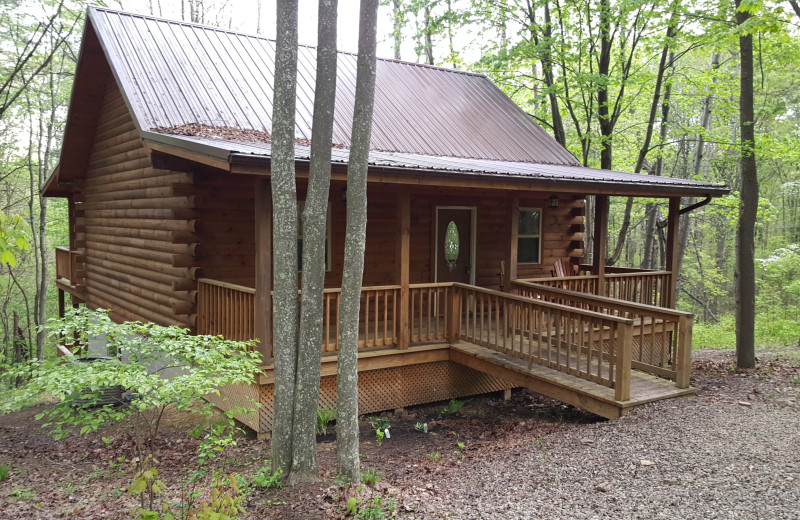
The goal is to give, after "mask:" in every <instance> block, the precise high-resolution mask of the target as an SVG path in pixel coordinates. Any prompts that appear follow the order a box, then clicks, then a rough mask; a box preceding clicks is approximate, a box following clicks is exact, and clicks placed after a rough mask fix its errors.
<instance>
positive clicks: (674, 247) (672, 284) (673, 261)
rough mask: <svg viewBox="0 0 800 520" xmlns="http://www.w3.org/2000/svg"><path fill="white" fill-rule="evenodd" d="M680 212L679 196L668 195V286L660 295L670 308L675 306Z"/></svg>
mask: <svg viewBox="0 0 800 520" xmlns="http://www.w3.org/2000/svg"><path fill="white" fill-rule="evenodd" d="M680 213H681V198H680V197H670V199H669V216H668V217H667V265H666V270H667V271H669V272H670V280H669V286H668V287H666V288H665V289H666V291H667V294H666V297H665V296H664V295H662V297H661V298H662V300H661V301H662V302H663V304H665V306H666V307H668V308H670V309H674V308H675V303H676V301H677V298H676V294H675V292H676V290H677V285H678V264H679V263H680V262H679V261H678V254H679V253H680V247H679V245H678V240H679V238H678V227H679V224H680V217H681V215H680Z"/></svg>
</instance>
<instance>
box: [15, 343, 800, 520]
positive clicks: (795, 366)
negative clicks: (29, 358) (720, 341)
mask: <svg viewBox="0 0 800 520" xmlns="http://www.w3.org/2000/svg"><path fill="white" fill-rule="evenodd" d="M758 358H759V362H758V367H757V368H756V369H754V370H735V369H734V359H733V353H732V352H731V351H712V350H704V351H696V352H695V353H694V363H693V372H692V374H693V375H692V385H693V386H695V387H696V388H697V389H698V392H697V396H696V397H693V398H687V399H678V400H669V401H662V402H658V403H654V404H651V405H647V406H643V407H640V408H637V409H636V410H634V411H633V412H631V413H630V414H628V415H627V416H625V417H623V418H622V419H619V420H616V421H606V420H604V419H601V418H599V417H597V416H594V415H592V414H589V413H586V412H582V411H580V410H576V409H574V408H572V407H570V406H565V405H561V404H559V403H558V402H556V401H552V400H550V399H547V398H544V397H542V396H539V395H537V394H533V393H531V392H528V391H526V390H514V392H513V394H512V398H511V399H510V400H508V401H503V400H502V398H501V396H499V395H498V394H490V395H485V396H479V397H475V398H472V399H469V400H468V401H467V403H466V404H465V405H464V406H463V408H461V410H460V411H459V412H458V414H455V415H454V416H450V417H440V413H441V412H442V409H443V408H444V406H445V405H446V404H447V403H437V404H433V405H425V406H418V407H414V408H409V409H406V410H404V411H400V412H398V413H387V414H382V416H384V417H386V418H387V419H388V421H389V422H390V423H391V428H390V432H391V438H387V439H383V441H382V442H381V443H380V444H378V442H377V439H376V438H375V432H374V429H372V428H371V426H370V424H369V421H368V420H366V419H365V420H363V421H362V443H361V452H362V469H363V470H366V469H374V470H375V471H376V472H377V473H378V474H379V475H381V476H382V480H381V481H380V482H378V483H377V484H374V485H371V486H366V485H362V486H357V487H356V486H340V485H337V483H336V482H335V480H334V478H333V477H334V471H335V464H336V456H335V451H334V447H335V442H334V439H333V435H332V434H330V433H329V435H327V436H324V437H320V439H319V450H318V453H319V464H320V468H321V475H322V482H321V483H319V484H314V485H304V486H299V487H296V488H289V487H284V488H281V489H266V488H260V489H259V488H253V487H248V488H246V493H247V497H246V509H247V511H246V513H244V514H243V515H242V518H253V519H255V518H258V519H269V518H274V519H316V518H320V519H339V518H345V517H346V510H347V500H348V499H350V498H353V497H355V498H356V501H355V502H356V503H357V504H358V506H359V508H360V509H361V513H360V515H361V516H360V517H361V518H375V519H377V518H384V517H385V518H393V517H396V518H464V519H466V518H475V519H477V518H480V519H501V518H503V519H505V518H548V519H549V518H554V519H556V518H614V519H617V518H698V519H701V518H702V519H710V518H731V519H734V518H735V519H747V518H753V519H756V518H759V519H761V518H769V519H784V518H785V519H797V518H800V505H799V504H800V348H793V349H784V350H774V351H761V352H759V353H758ZM39 411H41V407H38V408H34V409H29V410H26V411H23V412H19V413H15V414H11V415H7V416H0V465H2V464H6V465H9V466H10V472H9V475H8V479H7V480H6V481H5V482H2V483H0V518H3V519H6V518H8V519H12V518H14V519H16V518H37V519H38V518H85V519H124V518H130V517H131V516H130V514H131V511H132V510H133V509H134V508H135V506H136V501H135V500H134V498H133V497H132V496H130V495H129V494H128V493H127V490H128V488H129V486H130V483H131V480H132V478H133V476H134V473H135V464H134V463H133V462H132V461H133V460H134V453H133V447H132V446H133V444H132V441H131V438H130V436H129V434H128V433H126V430H125V429H124V428H122V427H121V426H116V427H114V428H111V429H108V430H105V431H101V432H98V433H96V434H90V435H87V436H83V437H78V436H72V437H69V438H67V439H64V440H61V441H55V440H53V439H52V438H50V437H48V436H47V435H46V430H44V429H42V428H41V426H40V425H39V424H38V423H36V421H34V416H35V415H36V414H37V413H38V412H39ZM192 422H193V417H191V416H187V415H186V414H181V413H177V412H175V413H171V414H168V416H167V417H166V419H165V424H164V432H165V433H164V435H163V436H162V437H161V439H160V446H159V453H160V456H159V461H160V465H159V471H160V476H161V477H163V478H164V480H165V481H166V482H167V484H168V487H167V490H166V492H165V495H167V496H169V497H170V499H172V500H179V499H180V495H181V489H185V486H186V484H185V482H186V480H187V476H188V475H189V474H190V473H191V472H192V471H195V470H196V469H197V464H196V448H197V444H198V441H197V440H195V439H194V438H192V437H190V436H188V435H187V431H188V430H189V429H190V426H191V423H192ZM417 423H427V425H428V433H424V432H422V431H418V430H417V429H416V428H415V425H416V424H417ZM268 454H269V451H268V444H267V443H264V442H260V441H256V440H252V439H246V438H242V439H239V440H238V443H237V446H235V447H232V448H229V449H227V450H226V451H225V453H224V454H223V455H222V457H220V458H219V459H218V460H217V461H215V462H214V463H213V464H212V466H215V467H219V468H223V469H224V471H226V472H235V473H239V474H242V475H244V476H246V477H250V476H251V475H253V474H254V473H255V472H256V471H257V470H258V469H259V468H260V467H262V466H263V464H264V462H263V461H264V459H265V458H267V457H268ZM207 478H208V477H207ZM204 482H205V483H206V486H207V480H206V481H204ZM392 509H394V510H393V511H392ZM381 512H383V513H385V516H381ZM370 513H372V516H369V515H370Z"/></svg>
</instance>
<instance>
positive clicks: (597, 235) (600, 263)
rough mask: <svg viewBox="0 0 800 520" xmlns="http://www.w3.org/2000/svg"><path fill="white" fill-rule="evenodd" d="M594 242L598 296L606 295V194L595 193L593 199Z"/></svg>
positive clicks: (593, 254)
mask: <svg viewBox="0 0 800 520" xmlns="http://www.w3.org/2000/svg"><path fill="white" fill-rule="evenodd" d="M594 208H595V210H594V244H593V250H592V263H593V264H594V265H593V266H592V271H594V274H595V275H597V290H596V291H595V293H596V294H597V295H598V296H605V295H606V247H607V245H608V244H607V243H608V195H595V199H594Z"/></svg>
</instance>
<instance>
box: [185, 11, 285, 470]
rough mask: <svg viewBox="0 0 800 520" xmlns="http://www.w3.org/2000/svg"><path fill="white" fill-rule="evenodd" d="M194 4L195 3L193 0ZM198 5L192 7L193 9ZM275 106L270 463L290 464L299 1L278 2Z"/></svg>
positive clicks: (282, 466) (272, 165) (273, 113)
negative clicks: (273, 365) (272, 407)
mask: <svg viewBox="0 0 800 520" xmlns="http://www.w3.org/2000/svg"><path fill="white" fill-rule="evenodd" d="M189 5H190V6H194V5H195V2H190V4H189ZM192 8H193V9H194V7H192ZM276 25H277V29H278V30H277V35H276V42H275V91H274V92H275V93H274V98H273V109H272V159H271V168H272V172H271V182H272V208H273V210H272V221H273V224H272V250H273V253H272V255H273V262H272V266H273V283H274V295H275V296H274V298H273V311H272V316H273V340H272V345H273V349H274V352H275V386H274V388H275V405H274V406H275V417H274V419H273V425H272V464H273V468H274V469H275V470H276V471H277V470H278V469H282V470H283V471H284V473H286V474H288V472H289V470H290V468H291V460H292V459H291V455H292V431H293V426H292V424H293V422H294V389H295V375H296V373H297V187H296V184H295V172H294V168H295V162H294V139H295V105H296V103H297V87H296V85H297V0H278V2H277V23H276Z"/></svg>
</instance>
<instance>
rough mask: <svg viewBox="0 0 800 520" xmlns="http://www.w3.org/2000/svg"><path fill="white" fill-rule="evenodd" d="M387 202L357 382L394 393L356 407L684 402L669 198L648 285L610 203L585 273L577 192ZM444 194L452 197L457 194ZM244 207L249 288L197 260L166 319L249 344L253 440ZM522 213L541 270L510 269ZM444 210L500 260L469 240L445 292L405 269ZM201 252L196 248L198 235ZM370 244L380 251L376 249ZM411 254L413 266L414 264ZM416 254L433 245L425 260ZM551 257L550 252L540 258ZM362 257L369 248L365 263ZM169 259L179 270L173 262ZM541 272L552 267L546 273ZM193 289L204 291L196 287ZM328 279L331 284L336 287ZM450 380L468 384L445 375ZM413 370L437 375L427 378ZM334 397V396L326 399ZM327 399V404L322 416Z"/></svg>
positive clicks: (261, 224) (600, 201)
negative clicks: (184, 299)
mask: <svg viewBox="0 0 800 520" xmlns="http://www.w3.org/2000/svg"><path fill="white" fill-rule="evenodd" d="M250 182H253V181H252V180H251V181H250ZM251 186H252V184H251ZM390 188H392V190H391V191H394V192H395V193H394V195H392V196H390V197H387V195H386V191H385V190H382V191H380V192H379V193H378V199H377V200H383V201H386V200H388V201H389V203H390V204H391V201H392V198H393V199H394V201H393V202H394V208H393V209H394V211H393V213H387V212H386V210H385V209H381V210H380V211H382V213H381V216H384V222H383V223H381V226H382V229H384V230H386V229H387V228H388V231H389V234H390V235H391V236H392V239H391V240H389V241H387V240H382V241H381V242H379V244H380V245H383V246H384V247H386V246H388V250H389V251H390V252H391V250H392V249H393V250H394V251H393V253H390V255H387V254H386V253H385V252H382V253H381V254H382V257H381V258H382V259H383V258H384V257H387V256H393V258H394V266H393V274H392V268H391V266H390V267H389V268H388V269H387V267H386V262H385V260H384V261H382V262H381V261H377V262H375V261H372V262H371V261H370V259H369V258H368V259H367V266H368V267H367V269H369V268H370V266H371V265H372V264H375V265H378V264H380V269H381V272H383V271H388V272H389V274H388V277H389V278H390V279H392V280H394V281H396V283H394V284H388V285H370V286H365V287H364V288H363V289H362V299H361V318H360V321H361V326H360V327H361V334H360V340H359V349H360V354H359V358H360V362H359V368H360V370H361V371H363V372H365V373H367V372H369V373H370V374H373V375H375V383H374V385H373V386H375V387H376V388H378V387H380V388H381V389H383V387H385V386H387V385H389V386H392V385H394V386H396V388H395V389H394V390H393V392H394V394H393V395H392V396H389V397H385V398H382V399H378V400H373V401H371V402H367V403H365V405H362V410H363V411H364V412H369V411H378V410H382V409H387V408H397V407H402V406H407V405H410V404H415V403H417V402H426V401H424V400H423V399H431V400H438V399H442V398H450V397H458V396H462V395H469V394H470V393H480V392H485V391H493V390H499V389H506V390H507V389H509V388H511V387H514V386H523V387H527V388H529V389H531V390H533V391H536V392H539V393H542V394H545V395H549V396H551V397H553V398H555V399H558V400H561V401H563V402H566V403H569V404H572V405H574V406H577V407H580V408H583V409H586V410H589V411H591V412H594V413H597V414H598V415H601V416H604V417H608V418H616V417H620V416H622V415H624V414H625V413H627V412H628V411H629V410H630V409H632V408H633V407H635V406H638V405H640V404H644V403H647V402H650V401H653V400H658V399H665V398H670V397H677V396H681V395H686V394H690V393H693V392H694V390H693V389H692V388H691V387H690V386H689V369H690V364H691V363H690V361H691V327H692V316H691V315H690V314H686V313H681V312H678V311H675V310H672V309H671V307H672V306H674V301H675V279H676V274H677V273H676V269H677V261H676V259H677V236H678V233H677V226H678V216H679V213H680V198H679V197H677V196H675V197H671V198H670V199H669V208H670V211H669V217H668V219H667V244H666V249H667V256H666V258H667V263H666V266H665V267H666V268H665V269H664V270H659V271H644V270H638V269H620V268H611V267H607V266H606V265H605V258H606V251H605V246H606V243H607V240H606V236H607V215H608V195H597V196H596V203H595V204H594V207H595V208H596V210H595V211H596V212H595V214H594V218H593V222H594V226H595V227H594V236H595V241H594V244H595V246H594V251H593V254H592V258H593V262H592V263H591V264H587V265H579V264H578V260H579V259H580V258H581V257H582V256H583V249H582V243H583V242H582V240H583V227H584V225H583V222H584V216H583V202H582V199H581V198H579V197H578V196H577V194H575V193H569V192H567V193H563V194H561V197H562V201H563V202H562V204H561V207H560V208H559V207H557V205H556V207H544V206H545V203H543V202H536V201H537V199H542V200H543V201H547V200H548V199H547V198H546V197H551V198H552V195H553V194H550V193H544V194H541V193H539V194H537V195H536V199H534V198H533V196H532V195H528V194H525V193H522V195H520V193H516V192H505V193H502V192H501V193H499V194H497V195H494V199H496V200H497V202H491V203H488V202H485V200H492V199H477V198H475V197H476V195H475V194H474V193H473V192H467V191H464V194H465V196H464V197H463V198H461V199H460V200H458V199H457V200H456V201H455V203H453V202H450V203H449V204H448V205H447V206H445V205H444V204H441V205H439V204H438V202H437V201H436V198H435V197H434V195H432V193H434V192H432V191H431V190H430V189H429V188H428V189H427V191H419V189H418V192H419V193H424V194H425V195H426V196H429V197H431V202H430V206H429V208H424V207H423V208H420V204H419V198H417V201H416V206H417V207H416V208H415V209H414V210H412V205H411V199H412V196H415V197H416V196H417V195H416V193H417V192H415V191H414V190H413V189H410V188H408V187H405V186H390ZM332 193H333V194H337V190H335V189H332ZM453 193H458V192H457V190H453ZM467 196H468V197H472V198H467ZM556 196H557V195H556ZM252 200H253V207H254V215H255V218H254V219H253V220H252V221H251V222H253V226H254V227H253V228H251V229H253V231H254V234H253V235H250V236H251V237H253V236H254V240H253V239H252V238H251V240H253V242H252V244H253V245H252V247H253V249H252V250H251V251H253V253H254V254H253V256H251V257H250V258H254V262H255V265H254V269H253V268H250V269H253V270H252V271H250V272H251V273H252V272H255V277H254V279H253V278H251V280H253V281H254V282H255V283H253V284H252V285H250V284H248V283H236V282H234V281H231V277H221V278H223V279H220V278H218V277H216V276H214V274H216V273H226V272H234V274H236V273H238V272H240V271H241V270H239V271H231V270H229V269H225V270H221V269H216V270H212V269H211V268H204V267H203V261H204V260H203V259H202V258H201V259H200V261H199V266H198V267H196V268H191V270H190V275H191V276H196V277H197V279H196V280H186V281H185V282H181V283H180V284H178V285H179V286H174V287H175V290H181V291H186V290H188V291H190V292H191V293H192V294H191V296H192V298H193V299H194V301H195V306H194V308H193V309H186V308H185V306H184V305H183V304H182V303H179V302H176V303H175V305H177V306H175V305H173V307H174V308H173V311H175V314H179V313H180V315H186V314H187V313H190V314H188V317H189V318H190V319H191V320H192V321H193V322H194V324H195V330H196V331H197V333H199V334H214V335H223V336H225V337H226V338H229V339H235V340H250V339H254V338H257V339H259V344H258V347H257V348H258V350H259V351H260V352H261V354H262V357H263V360H264V365H263V366H262V374H261V375H260V378H259V383H260V390H258V392H259V395H258V397H259V400H260V401H261V402H262V404H266V406H267V408H268V409H267V411H266V412H263V413H262V415H264V413H266V415H267V416H268V417H266V418H263V417H262V418H261V420H260V424H259V425H256V426H257V427H258V429H259V431H262V430H264V431H269V425H270V423H271V419H270V417H269V416H270V410H269V406H270V405H271V402H270V401H271V399H270V397H269V395H266V394H265V395H261V394H264V392H267V394H269V392H270V391H271V390H270V388H271V384H272V382H273V365H272V356H273V351H272V344H271V341H272V317H271V311H272V279H271V273H272V265H271V258H272V255H271V250H272V244H271V235H272V233H271V214H272V209H271V204H270V201H271V194H270V187H269V180H268V179H266V178H262V177H259V178H256V179H255V190H254V196H253V199H252ZM479 200H481V202H478V201H479ZM564 202H566V203H564ZM504 203H505V204H506V206H505V208H503V209H502V210H498V209H494V208H501V207H502V204H504ZM332 204H333V208H334V209H333V213H334V220H336V217H335V215H336V211H337V207H340V203H339V202H338V201H335V200H334V199H332ZM479 204H484V205H486V204H492V205H491V206H489V207H490V208H491V213H490V210H489V209H486V210H484V209H483V208H484V207H486V206H480V205H479ZM531 206H535V207H538V208H543V209H542V210H539V215H540V217H541V220H542V228H541V232H540V234H539V241H540V246H539V247H540V251H541V253H540V255H539V263H538V265H530V264H523V263H521V262H519V261H518V259H519V253H518V251H517V246H518V244H520V243H522V242H521V241H520V240H519V236H518V234H519V230H520V226H519V222H518V220H517V219H519V218H520V214H521V213H520V210H521V208H523V207H531ZM389 207H390V208H391V206H389ZM442 207H446V208H449V207H458V208H463V207H466V208H473V209H471V210H469V211H471V214H472V223H471V230H472V232H471V234H472V235H473V237H474V236H475V235H479V234H480V233H484V234H486V235H487V236H488V235H489V234H491V235H494V236H495V237H494V238H496V239H497V240H496V242H494V243H496V244H503V247H502V250H501V251H497V250H496V246H494V248H484V249H485V250H481V246H480V245H478V246H476V244H475V242H476V241H475V240H474V239H472V241H470V239H466V240H465V243H464V244H463V245H462V249H463V250H465V251H467V252H468V254H467V255H464V256H465V259H463V262H464V263H463V264H459V265H457V268H456V269H455V272H456V273H460V274H461V275H462V276H464V280H465V281H449V280H442V278H443V276H442V274H443V273H446V272H447V271H446V270H443V271H439V270H437V268H436V267H431V268H429V270H428V271H427V274H425V273H422V274H420V272H416V273H412V266H414V265H421V264H422V261H421V260H419V257H420V256H422V257H426V256H427V257H429V258H430V264H429V265H436V261H437V259H438V258H437V254H438V253H439V252H438V249H439V248H440V246H441V243H440V242H442V240H441V239H440V238H441V237H440V236H439V235H440V234H442V233H440V232H439V231H437V230H438V228H439V227H440V226H439V222H438V218H437V217H438V216H439V210H440V208H442ZM426 214H427V217H428V219H429V221H428V224H429V225H428V226H425V227H427V229H425V228H423V229H420V230H419V231H418V226H415V227H414V228H413V229H414V231H413V232H412V215H414V220H415V224H417V218H418V216H419V215H421V216H422V217H424V216H425V215H426ZM486 215H491V216H492V218H493V219H494V218H496V220H492V221H491V222H503V221H505V222H506V225H504V226H503V227H502V228H500V229H493V228H491V227H490V226H491V225H487V224H485V222H486V220H487V219H488V217H487V216H486ZM468 225H469V224H468ZM494 225H495V226H496V224H494ZM198 227H200V226H199V225H198ZM209 228H210V226H209ZM207 229H208V228H207ZM253 231H251V233H253ZM423 232H424V234H425V236H424V238H423V240H421V241H420V240H418V239H415V234H416V233H420V234H422V233H423ZM335 233H336V230H335V229H334V234H335ZM506 233H507V234H506ZM503 236H504V237H507V238H505V239H503ZM215 237H216V235H214V236H209V238H215ZM498 237H499V238H498ZM199 238H200V239H201V240H202V238H203V236H202V235H200V237H199ZM234 238H236V237H234ZM236 239H237V240H239V243H240V244H241V243H243V242H244V238H236ZM369 240H375V239H374V235H373V239H370V238H368V241H369ZM412 243H413V244H414V247H415V248H416V249H415V250H416V251H417V252H416V253H415V255H414V257H413V258H412ZM420 244H427V245H426V246H425V247H426V249H425V250H424V251H423V254H421V255H420V254H419V252H418V251H419V250H420V249H421V248H420ZM550 244H553V245H554V246H555V247H557V248H558V249H550V247H551V246H550ZM204 249H206V250H207V249H209V246H207V245H206V244H204V243H203V242H202V241H199V242H198V243H197V244H194V245H193V250H195V251H203V250H204ZM239 250H241V255H242V256H245V255H246V248H244V249H243V248H242V246H241V245H240V246H239V247H238V249H237V251H239ZM372 250H373V251H374V250H375V248H373V249H372ZM476 250H477V253H476ZM369 251H370V247H368V254H369ZM251 254H252V253H251ZM442 254H443V253H442ZM554 255H556V256H558V255H566V257H564V256H561V257H559V258H562V259H564V260H565V261H566V262H569V265H574V266H576V267H577V268H578V269H576V273H575V275H570V276H561V277H552V276H542V275H543V274H549V271H550V268H551V266H552V261H553V260H552V259H553V258H554ZM173 260H177V261H182V260H183V258H182V257H181V258H175V259H173ZM423 260H424V259H423ZM545 262H550V264H549V265H545ZM209 265H210V264H209ZM243 269H246V268H243ZM85 271H86V265H85V259H84V258H83V257H82V256H81V255H80V254H76V253H75V252H74V251H71V250H67V249H65V248H61V249H59V251H58V254H57V273H58V278H59V279H58V280H57V284H58V287H59V289H60V290H61V291H60V292H62V291H66V292H69V293H71V294H73V295H74V296H76V297H78V298H79V299H80V297H81V296H82V295H83V294H85V292H86V288H85V283H86V278H85V274H84V273H85ZM537 273H538V274H539V276H536V274H537ZM532 274H533V276H531V275H532ZM203 275H206V276H208V275H211V276H209V277H207V278H203V277H201V276H203ZM237 276H239V275H238V274H237ZM338 276H339V274H337V273H332V275H331V278H333V280H334V283H335V281H336V279H337V278H338ZM365 276H366V275H365ZM425 276H432V277H433V278H434V281H430V282H426V283H411V281H412V278H413V279H416V280H419V279H420V277H425ZM224 278H227V279H224ZM437 278H438V280H437ZM372 279H375V277H374V276H373V277H372ZM118 283H119V284H124V283H125V281H124V280H119V281H118ZM487 286H488V287H487ZM62 294H63V293H62ZM339 298H340V289H338V288H336V287H329V288H327V289H325V291H324V304H323V309H324V316H323V338H322V345H321V349H322V353H323V366H322V375H323V378H325V377H329V378H330V377H333V376H334V375H335V373H336V360H337V351H338V343H337V342H338V339H337V338H338V321H339ZM163 300H164V301H163V304H162V305H164V306H167V305H172V302H171V301H170V300H169V299H168V298H166V297H165V298H163ZM178 307H180V308H178ZM192 311H193V312H192ZM453 365H458V366H459V367H462V368H463V370H462V369H458V370H454V369H452V366H453ZM420 367H426V369H427V368H430V369H431V370H433V367H437V368H436V370H435V371H431V372H430V373H427V372H424V369H420ZM421 370H422V371H421ZM464 370H466V372H465V371H464ZM387 371H388V372H387ZM473 371H474V372H473ZM417 372H418V373H417ZM377 374H381V375H380V376H378V375H377ZM415 374H416V375H415ZM476 374H481V375H482V379H481V380H480V381H481V383H480V384H478V385H471V384H466V383H464V382H463V381H464V380H469V381H471V380H475V379H476ZM483 376H485V377H483ZM414 378H417V380H414ZM438 378H443V379H444V380H446V381H447V383H446V384H445V385H443V386H445V387H447V391H446V392H445V393H435V392H434V393H431V394H430V396H428V394H425V397H414V398H408V399H405V398H402V399H401V398H399V397H398V396H400V395H403V394H408V393H409V391H410V389H411V388H412V387H414V388H417V387H421V386H425V385H433V386H435V383H436V379H438ZM458 381H460V382H458ZM448 385H449V386H448ZM380 391H383V390H375V389H372V390H368V391H365V392H364V394H365V396H367V397H365V399H369V397H368V396H369V395H373V394H375V393H376V392H378V393H379V392H380ZM412 393H413V392H412ZM328 394H331V392H330V390H329V391H328ZM332 395H333V396H335V391H333V392H332ZM323 397H324V396H321V399H323ZM333 398H335V397H332V396H331V395H328V396H327V399H328V400H329V401H330V400H331V399H333ZM321 402H322V401H321Z"/></svg>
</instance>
